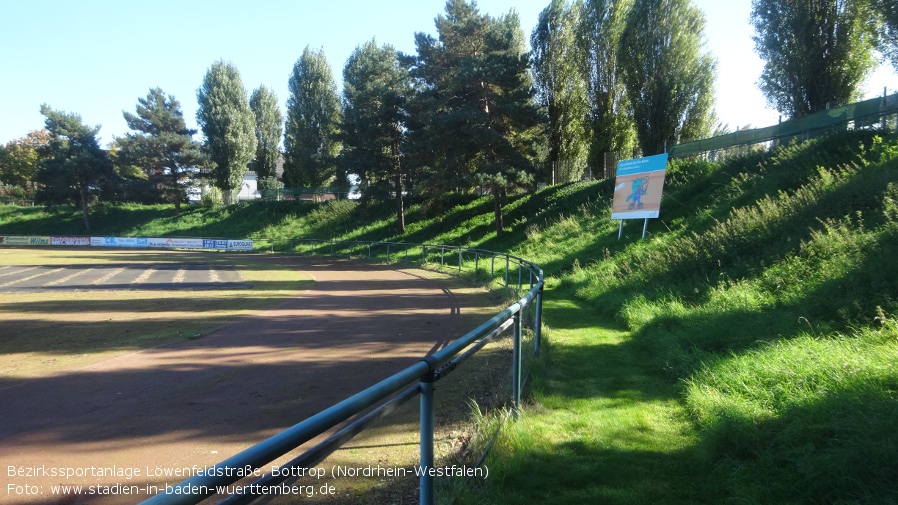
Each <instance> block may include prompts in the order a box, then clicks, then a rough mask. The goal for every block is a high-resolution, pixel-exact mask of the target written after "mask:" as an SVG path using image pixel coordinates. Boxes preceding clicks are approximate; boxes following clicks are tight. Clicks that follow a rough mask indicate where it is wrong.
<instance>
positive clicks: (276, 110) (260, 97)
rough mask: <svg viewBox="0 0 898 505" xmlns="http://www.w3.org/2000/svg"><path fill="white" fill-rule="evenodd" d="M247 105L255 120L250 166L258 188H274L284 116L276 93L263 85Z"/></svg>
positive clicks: (275, 185) (261, 189)
mask: <svg viewBox="0 0 898 505" xmlns="http://www.w3.org/2000/svg"><path fill="white" fill-rule="evenodd" d="M249 107H250V109H252V111H253V115H254V117H255V120H256V122H255V124H256V156H255V159H253V162H252V167H253V170H254V171H255V172H256V176H257V178H258V179H257V180H258V181H259V190H260V191H264V190H267V189H276V187H277V186H278V185H277V180H276V176H277V163H278V156H279V154H280V151H279V150H278V146H279V145H280V143H281V135H282V133H283V131H284V126H283V124H284V116H283V114H281V109H280V107H279V106H278V99H277V95H275V94H274V92H272V91H271V90H269V89H268V88H266V87H265V86H259V87H258V88H257V89H256V90H255V91H253V94H252V96H250V98H249ZM270 186H274V187H270Z"/></svg>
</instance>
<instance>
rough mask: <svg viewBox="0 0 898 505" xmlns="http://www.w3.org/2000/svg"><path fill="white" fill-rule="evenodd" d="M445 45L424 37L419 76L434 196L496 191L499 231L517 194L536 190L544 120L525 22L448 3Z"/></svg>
mask: <svg viewBox="0 0 898 505" xmlns="http://www.w3.org/2000/svg"><path fill="white" fill-rule="evenodd" d="M436 28H437V32H438V33H439V40H437V39H434V38H433V37H432V36H430V35H426V34H423V33H418V34H416V35H415V41H416V45H417V48H418V56H417V59H416V60H415V61H414V63H413V68H412V72H413V76H414V77H415V78H416V79H417V80H418V85H419V93H418V95H417V97H418V100H419V103H418V104H417V105H416V107H417V112H419V115H420V117H419V118H418V120H419V121H420V123H418V125H417V126H418V128H419V129H420V130H419V132H418V133H419V135H418V136H417V142H419V143H420V144H419V149H420V148H421V147H422V146H424V149H426V150H429V151H430V152H431V153H432V156H431V163H432V164H431V165H430V167H429V172H430V177H429V181H428V185H429V186H430V189H431V192H432V193H431V194H433V192H439V191H446V190H453V189H468V188H471V187H476V186H479V187H481V188H483V189H484V190H487V191H489V192H490V194H491V195H492V197H493V202H494V209H495V225H496V232H497V233H502V232H503V231H504V225H503V220H502V202H503V199H504V197H505V195H506V192H507V191H508V190H509V189H512V188H515V187H521V186H525V185H527V184H531V183H532V182H533V180H534V177H533V176H534V173H535V171H536V164H535V160H536V157H537V151H536V149H537V143H538V140H539V136H540V134H541V133H542V132H541V131H540V126H541V125H542V121H541V119H542V118H541V115H540V113H539V110H538V108H537V106H536V104H535V102H534V100H533V82H532V80H531V78H530V73H529V57H528V55H527V53H526V51H525V50H524V34H523V32H522V31H521V28H520V20H519V19H518V17H517V15H515V14H513V13H510V14H507V15H505V16H502V17H499V18H492V17H490V16H486V15H481V14H480V12H479V11H478V9H477V6H476V4H475V3H473V2H472V3H468V2H466V1H464V0H449V1H448V2H446V14H445V15H440V16H438V17H437V19H436Z"/></svg>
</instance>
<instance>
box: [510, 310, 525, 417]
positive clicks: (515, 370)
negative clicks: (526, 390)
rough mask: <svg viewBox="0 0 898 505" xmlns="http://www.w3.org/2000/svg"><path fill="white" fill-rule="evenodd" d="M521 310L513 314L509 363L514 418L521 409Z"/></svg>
mask: <svg viewBox="0 0 898 505" xmlns="http://www.w3.org/2000/svg"><path fill="white" fill-rule="evenodd" d="M521 310H523V308H521V309H518V311H517V312H515V314H514V347H513V349H512V358H511V359H512V363H511V375H512V378H511V394H512V396H513V397H514V398H513V401H514V418H515V420H517V419H518V416H519V415H520V410H521V354H522V353H521Z"/></svg>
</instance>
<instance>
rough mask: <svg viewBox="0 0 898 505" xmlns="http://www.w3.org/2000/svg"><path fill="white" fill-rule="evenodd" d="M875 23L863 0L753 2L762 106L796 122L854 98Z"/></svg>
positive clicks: (869, 60)
mask: <svg viewBox="0 0 898 505" xmlns="http://www.w3.org/2000/svg"><path fill="white" fill-rule="evenodd" d="M892 5H894V3H892ZM876 21H877V18H876V17H875V16H874V15H873V12H872V11H871V9H870V1H869V0H753V1H752V12H751V22H752V24H753V25H754V27H755V36H754V37H753V39H754V41H755V50H756V51H757V52H758V55H759V56H760V57H761V59H763V60H765V62H766V63H765V64H764V70H763V72H762V73H761V79H760V83H759V84H760V87H761V91H762V92H763V93H764V95H765V96H766V97H767V102H768V103H769V104H770V105H771V106H772V107H773V108H775V109H776V110H778V111H780V112H782V113H783V114H785V115H787V116H789V117H791V118H797V117H802V116H806V115H808V114H811V113H814V112H817V111H820V110H824V109H826V107H827V105H831V106H836V105H842V104H845V103H849V102H852V101H855V100H858V99H860V98H861V95H860V93H861V90H860V85H861V83H862V82H863V80H864V78H865V77H866V76H867V74H868V73H869V71H870V70H872V69H873V68H874V67H875V65H876V60H875V59H874V57H873V49H874V47H875V42H876V35H875V33H874V32H875V28H876V27H877V26H878V23H877V22H876Z"/></svg>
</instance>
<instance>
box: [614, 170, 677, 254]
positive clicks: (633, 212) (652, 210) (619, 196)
mask: <svg viewBox="0 0 898 505" xmlns="http://www.w3.org/2000/svg"><path fill="white" fill-rule="evenodd" d="M666 172H667V154H666V153H665V154H658V155H655V156H647V157H645V158H636V159H633V160H624V161H620V162H618V164H617V177H616V178H615V179H614V199H613V200H612V202H611V219H619V220H620V231H618V235H617V238H618V240H619V239H620V236H621V233H622V232H623V228H624V219H645V224H644V225H643V227H642V238H645V230H646V228H647V227H648V223H649V218H657V217H658V214H659V213H660V212H661V193H662V190H663V189H664V175H665V174H666Z"/></svg>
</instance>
